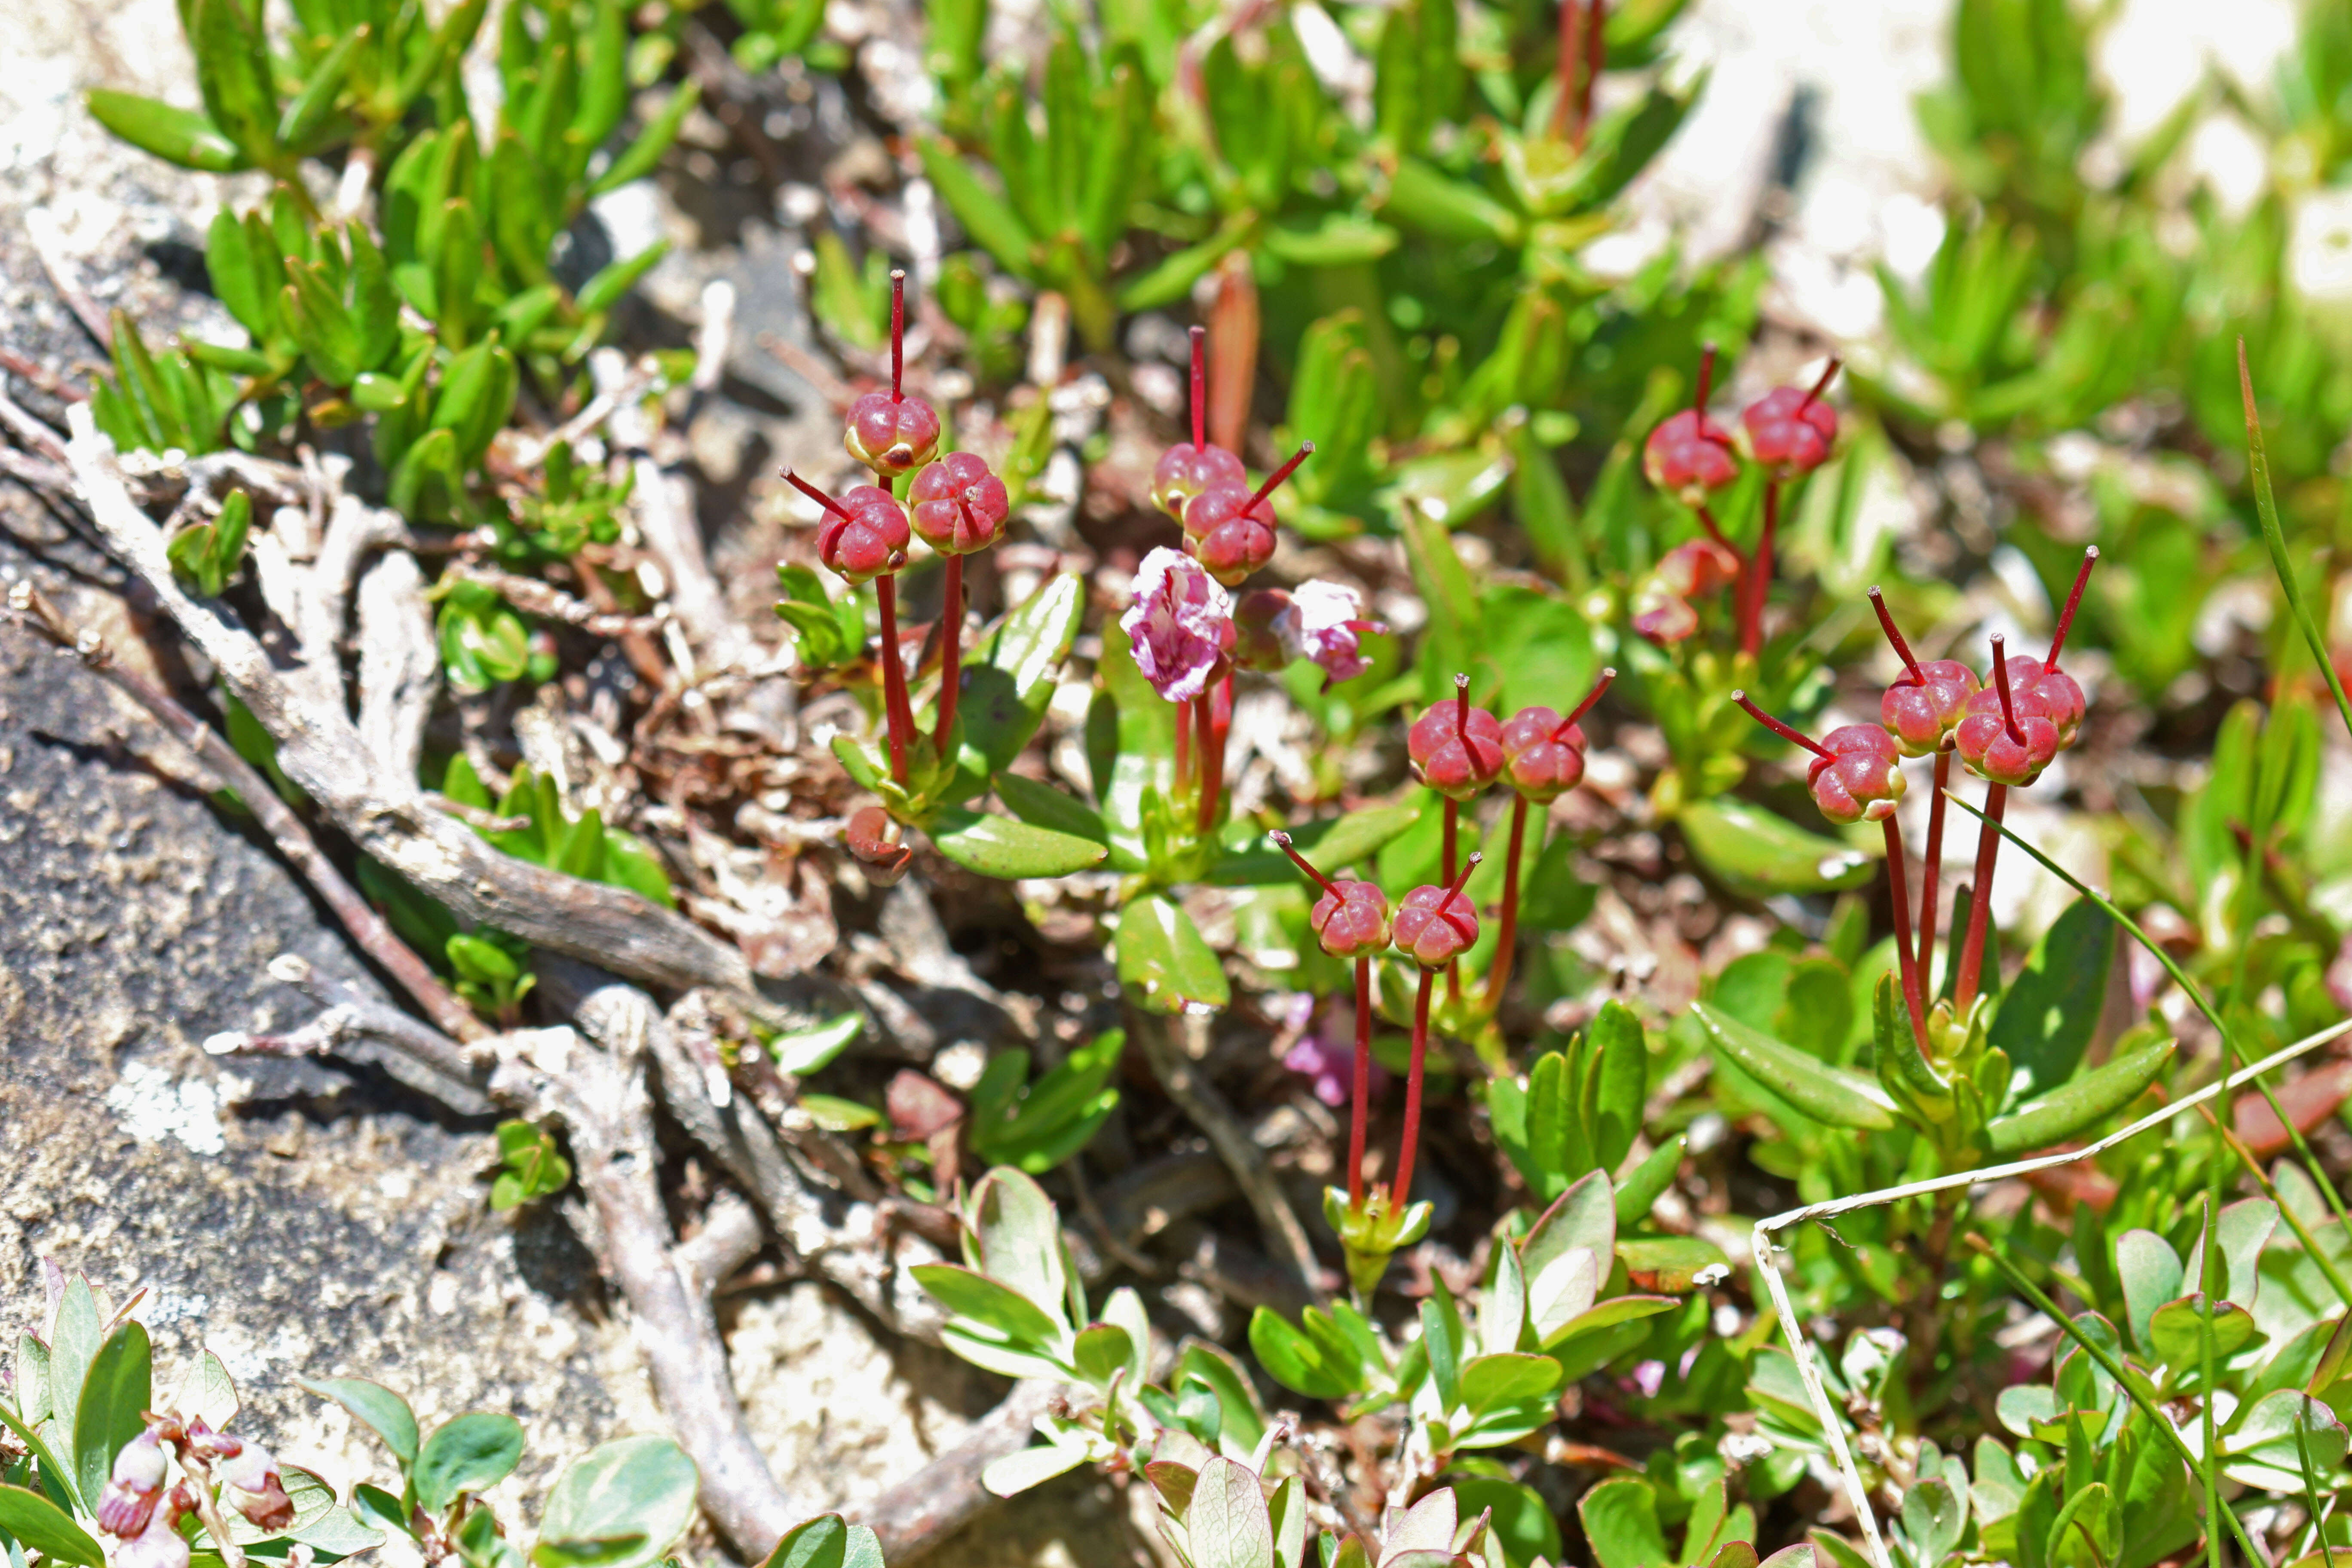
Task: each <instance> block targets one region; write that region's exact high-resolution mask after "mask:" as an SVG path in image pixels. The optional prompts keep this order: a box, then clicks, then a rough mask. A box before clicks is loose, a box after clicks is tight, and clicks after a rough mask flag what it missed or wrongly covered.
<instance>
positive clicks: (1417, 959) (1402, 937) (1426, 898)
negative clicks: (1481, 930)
mask: <svg viewBox="0 0 2352 1568" xmlns="http://www.w3.org/2000/svg"><path fill="white" fill-rule="evenodd" d="M1471 861H1472V863H1473V864H1475V863H1476V861H1477V857H1476V856H1475V855H1474V856H1472V857H1471ZM1463 875H1464V877H1465V878H1466V877H1467V876H1468V875H1469V870H1468V868H1466V867H1465V868H1464V871H1463ZM1477 941H1478V911H1477V910H1475V909H1474V908H1472V907H1471V903H1470V900H1468V899H1465V898H1464V897H1463V896H1462V884H1461V883H1460V882H1458V881H1457V882H1456V883H1455V884H1454V886H1453V887H1451V888H1441V887H1437V886H1435V885H1434V884H1432V885H1430V886H1428V887H1422V888H1415V889H1413V890H1412V892H1410V893H1407V894H1406V895H1405V896H1404V904H1403V906H1402V908H1400V909H1399V910H1397V916H1396V944H1397V949H1398V951H1399V952H1402V953H1403V954H1404V955H1405V956H1406V957H1407V958H1410V959H1412V961H1413V962H1414V963H1418V964H1420V965H1421V966H1422V967H1423V969H1443V968H1444V967H1445V966H1446V965H1447V964H1449V963H1453V962H1454V960H1455V959H1457V958H1459V957H1461V956H1462V955H1463V954H1464V953H1465V952H1469V951H1470V949H1471V948H1472V947H1474V946H1475V945H1476V943H1477Z"/></svg>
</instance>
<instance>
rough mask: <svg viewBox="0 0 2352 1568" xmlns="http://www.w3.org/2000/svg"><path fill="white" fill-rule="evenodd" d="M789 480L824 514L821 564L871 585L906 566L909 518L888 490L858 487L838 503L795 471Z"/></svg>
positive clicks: (786, 472) (820, 529)
mask: <svg viewBox="0 0 2352 1568" xmlns="http://www.w3.org/2000/svg"><path fill="white" fill-rule="evenodd" d="M784 480H785V482H786V483H788V484H790V485H791V486H792V487H793V489H797V490H799V491H800V492H801V494H803V495H804V496H806V497H808V498H809V499H810V500H813V501H814V502H816V503H817V505H819V506H821V507H823V508H824V521H823V522H822V523H820V524H818V525H817V532H816V553H817V559H818V560H820V561H822V562H824V564H825V566H826V568H827V569H828V570H830V571H832V572H833V573H835V574H837V575H839V576H840V577H842V578H844V579H845V580H846V581H848V582H850V583H853V584H856V583H870V582H872V581H873V580H874V579H875V578H877V577H879V576H881V575H882V574H884V573H886V572H896V571H897V570H898V568H899V567H901V566H903V565H905V564H906V562H907V539H908V533H907V513H906V510H905V509H904V508H902V507H900V506H899V504H898V500H896V499H895V498H893V497H892V495H891V494H890V492H889V491H888V490H886V489H881V488H880V487H878V486H876V485H859V486H857V487H856V489H852V490H850V491H849V492H848V493H847V494H845V495H844V496H843V497H842V498H841V499H840V500H835V499H834V498H833V497H831V496H829V495H827V494H825V493H824V491H823V490H821V489H817V488H816V487H815V486H814V485H813V484H810V483H809V482H808V481H807V480H806V479H802V478H801V477H800V476H799V475H798V474H796V473H794V472H793V471H792V470H791V469H790V468H786V469H785V470H784Z"/></svg>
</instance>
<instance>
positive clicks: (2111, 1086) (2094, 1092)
mask: <svg viewBox="0 0 2352 1568" xmlns="http://www.w3.org/2000/svg"><path fill="white" fill-rule="evenodd" d="M2023 989H2024V988H2023V986H2022V985H2020V987H2019V989H2018V991H2016V992H2013V993H2011V995H2012V996H2015V995H2018V994H2022V993H2023ZM2101 989H2102V990H2104V989H2105V984H2104V983H2102V986H2101ZM2010 1005H2011V1003H2009V1002H2003V1003H2002V1004H2001V1006H2002V1009H2003V1010H2004V1011H2006V1010H2007V1009H2008V1008H2009V1006H2010ZM2174 1044H2175V1042H2173V1041H2171V1040H2159V1041H2158V1042H2157V1043H2156V1044H2155V1045H2152V1046H2144V1047H2141V1048H2140V1049H2138V1050H2136V1051H2126V1052H2125V1053H2124V1054H2123V1055H2122V1056H2119V1057H2117V1058H2115V1059H2114V1060H2112V1061H2109V1062H2105V1063H2103V1064H2102V1065H2100V1066H2098V1067H2095V1068H2092V1069H2091V1070H2090V1071H2089V1072H2086V1073H2084V1074H2082V1075H2081V1076H2079V1077H2077V1078H2075V1079H2074V1080H2073V1081H2072V1082H2069V1083H2063V1084H2061V1085H2060V1086H2059V1087H2058V1088H2056V1089H2052V1090H2051V1091H2050V1092H2049V1093H2048V1094H2045V1095H2042V1096H2040V1097H2038V1098H2036V1099H2033V1100H2027V1101H2026V1102H2025V1103H2024V1104H2023V1105H2021V1106H2019V1107H2018V1108H2017V1109H2016V1110H2012V1111H2011V1112H2010V1113H2009V1114H2008V1115H2006V1116H1997V1117H1995V1118H1993V1120H1992V1121H1990V1123H1989V1124H1987V1126H1986V1128H1985V1145H1986V1147H1987V1148H1989V1149H1990V1150H1991V1151H1992V1152H1993V1153H1994V1154H1996V1155H1998V1156H2000V1157H2001V1158H2002V1159H2011V1158H2014V1157H2015V1156H2017V1155H2020V1154H2023V1153H2026V1152H2030V1151H2032V1150H2035V1149H2042V1148H2047V1147H2048V1146H2049V1145H2051V1144H2053V1143H2057V1142H2063V1141H2064V1140H2065V1139H2068V1138H2072V1137H2074V1135H2075V1134H2076V1133H2078V1132H2081V1131H2084V1130H2085V1129H2087V1128H2090V1127H2094V1126H2096V1125H2097V1124H2098V1123H2099V1122H2100V1121H2104V1120H2105V1118H2107V1117H2109V1116H2112V1115H2113V1114H2115V1113H2116V1111H2118V1110H2122V1109H2123V1108H2124V1107H2125V1106H2126V1105H2129V1104H2130V1103H2131V1102H2132V1101H2133V1100H2137V1099H2138V1098H2139V1097H2140V1095H2141V1094H2142V1092H2144V1091H2145V1090H2146V1089H2147V1086H2148V1085H2150V1084H2152V1083H2154V1082H2155V1081H2156V1080H2157V1079H2158V1078H2160V1077H2162V1076H2163V1074H2164V1069H2165V1068H2166V1067H2168V1065H2169V1064H2170V1063H2171V1060H2172V1052H2173V1048H2174Z"/></svg>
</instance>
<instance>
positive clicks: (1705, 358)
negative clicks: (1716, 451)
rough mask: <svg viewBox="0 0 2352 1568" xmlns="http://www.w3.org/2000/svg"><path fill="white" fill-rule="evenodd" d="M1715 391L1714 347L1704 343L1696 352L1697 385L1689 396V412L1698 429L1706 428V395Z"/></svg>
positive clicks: (1711, 344)
mask: <svg viewBox="0 0 2352 1568" xmlns="http://www.w3.org/2000/svg"><path fill="white" fill-rule="evenodd" d="M1714 390H1715V345H1714V344H1713V343H1706V344H1703V345H1701V347H1700V349H1699V351H1698V385H1697V386H1696V388H1695V389H1693V391H1692V394H1691V412H1692V413H1694V414H1696V415H1697V416H1698V422H1699V427H1700V429H1701V430H1702V431H1703V430H1705V428H1706V398H1707V394H1708V393H1710V392H1712V391H1714Z"/></svg>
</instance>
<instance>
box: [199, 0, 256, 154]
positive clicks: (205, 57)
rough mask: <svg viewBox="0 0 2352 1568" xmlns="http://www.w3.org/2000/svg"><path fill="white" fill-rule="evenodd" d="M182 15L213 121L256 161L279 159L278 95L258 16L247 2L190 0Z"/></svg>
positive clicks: (206, 110) (236, 0)
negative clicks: (277, 139) (274, 87)
mask: <svg viewBox="0 0 2352 1568" xmlns="http://www.w3.org/2000/svg"><path fill="white" fill-rule="evenodd" d="M181 15H182V16H183V17H184V18H185V26H186V29H187V35H188V47H189V48H190V50H191V51H192V52H193V53H194V55H195V57H196V89H197V91H199V92H200V93H202V94H203V95H204V100H205V112H206V113H207V114H208V115H209V116H210V117H211V120H212V122H213V123H214V124H215V125H217V126H219V127H220V129H221V130H222V131H223V132H226V135H227V137H228V139H229V140H230V141H231V142H236V145H237V146H239V147H241V148H243V149H244V151H245V154H246V156H247V158H249V159H251V160H252V161H253V162H255V163H262V164H268V163H274V162H276V161H277V160H278V147H277V143H276V140H275V138H276V135H277V131H278V95H277V93H276V91H275V90H274V89H272V87H271V84H270V73H269V56H268V49H267V48H266V47H265V46H264V43H263V40H262V37H261V24H260V21H259V19H258V17H257V16H256V15H254V14H253V13H251V12H249V11H247V8H246V5H245V0H188V5H187V6H186V8H185V9H184V11H183V12H182V13H181Z"/></svg>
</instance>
